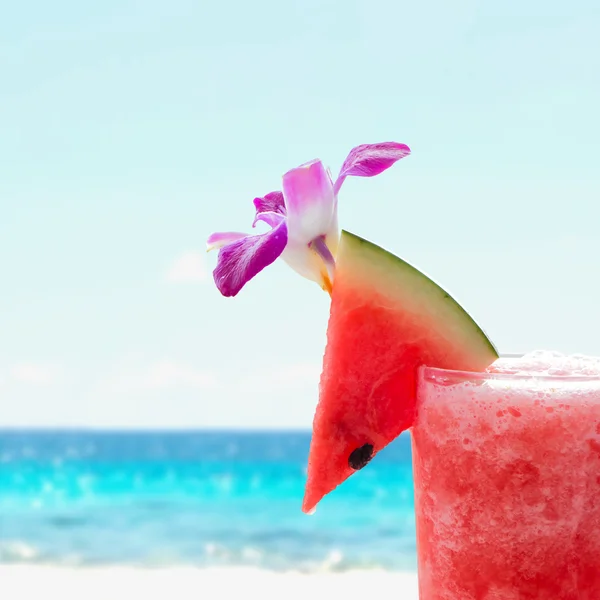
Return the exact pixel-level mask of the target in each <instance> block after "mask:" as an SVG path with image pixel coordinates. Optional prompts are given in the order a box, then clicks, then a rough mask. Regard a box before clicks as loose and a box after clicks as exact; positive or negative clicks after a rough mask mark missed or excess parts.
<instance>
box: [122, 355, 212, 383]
mask: <svg viewBox="0 0 600 600" xmlns="http://www.w3.org/2000/svg"><path fill="white" fill-rule="evenodd" d="M133 382H134V384H135V386H136V387H137V388H138V389H163V388H168V387H175V386H186V387H192V388H200V389H207V388H211V387H215V386H216V385H217V381H216V377H215V376H214V375H212V374H211V373H207V372H205V371H201V370H199V369H195V368H194V367H190V366H188V365H184V364H178V363H175V362H172V361H168V360H167V361H162V362H158V363H156V364H154V365H152V366H150V367H149V368H148V369H146V370H145V371H143V372H141V373H138V374H136V375H134V376H133Z"/></svg>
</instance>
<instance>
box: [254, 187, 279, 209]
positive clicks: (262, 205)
mask: <svg viewBox="0 0 600 600" xmlns="http://www.w3.org/2000/svg"><path fill="white" fill-rule="evenodd" d="M254 206H255V207H256V214H257V215H258V213H263V212H276V213H279V214H281V215H285V202H284V200H283V193H282V192H269V193H268V194H267V195H266V196H263V197H262V198H254Z"/></svg>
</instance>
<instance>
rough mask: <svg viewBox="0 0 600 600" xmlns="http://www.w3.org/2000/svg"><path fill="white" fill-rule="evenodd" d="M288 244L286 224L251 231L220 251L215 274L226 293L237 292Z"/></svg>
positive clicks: (232, 293)
mask: <svg viewBox="0 0 600 600" xmlns="http://www.w3.org/2000/svg"><path fill="white" fill-rule="evenodd" d="M286 244H287V224H286V222H285V220H282V221H281V223H279V225H277V227H275V228H274V229H272V230H271V231H269V232H267V233H263V234H260V235H248V236H245V237H244V238H242V239H238V240H236V241H234V242H232V243H231V244H228V245H227V246H224V247H223V248H221V250H220V251H219V260H218V263H217V267H216V268H215V270H214V272H213V277H214V280H215V284H216V285H217V288H218V289H219V291H220V292H221V294H223V296H235V295H236V294H237V293H238V292H239V291H240V290H241V289H242V288H243V287H244V285H245V284H246V283H247V282H248V281H250V279H252V278H253V277H254V276H255V275H257V274H258V273H260V272H261V271H262V270H263V269H264V268H265V267H267V266H268V265H270V264H271V263H272V262H273V261H274V260H275V259H276V258H277V257H278V256H280V255H281V253H282V252H283V250H284V249H285V246H286Z"/></svg>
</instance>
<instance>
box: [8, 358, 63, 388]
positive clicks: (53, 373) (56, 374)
mask: <svg viewBox="0 0 600 600" xmlns="http://www.w3.org/2000/svg"><path fill="white" fill-rule="evenodd" d="M61 376H62V370H61V369H60V368H58V367H57V366H55V365H47V364H37V363H20V364H16V365H13V366H12V367H11V368H10V369H9V377H10V379H12V380H14V381H18V382H21V383H31V384H34V385H43V386H45V385H52V384H55V383H58V382H59V381H60V379H61Z"/></svg>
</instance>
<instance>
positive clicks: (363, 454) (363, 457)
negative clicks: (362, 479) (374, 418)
mask: <svg viewBox="0 0 600 600" xmlns="http://www.w3.org/2000/svg"><path fill="white" fill-rule="evenodd" d="M371 458H373V444H365V445H364V446H361V447H360V448H356V450H352V452H351V453H350V456H349V457H348V465H349V466H350V468H351V469H354V470H355V471H359V470H360V469H362V468H363V467H364V466H365V465H366V464H367V463H368V462H369V461H370V460H371Z"/></svg>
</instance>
